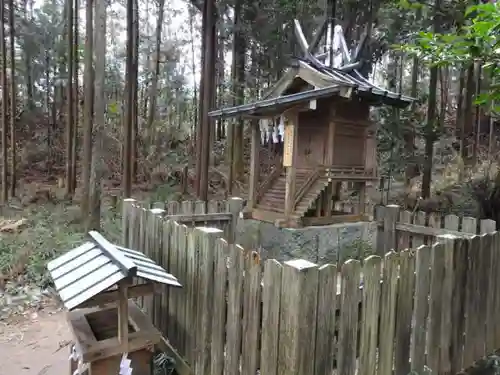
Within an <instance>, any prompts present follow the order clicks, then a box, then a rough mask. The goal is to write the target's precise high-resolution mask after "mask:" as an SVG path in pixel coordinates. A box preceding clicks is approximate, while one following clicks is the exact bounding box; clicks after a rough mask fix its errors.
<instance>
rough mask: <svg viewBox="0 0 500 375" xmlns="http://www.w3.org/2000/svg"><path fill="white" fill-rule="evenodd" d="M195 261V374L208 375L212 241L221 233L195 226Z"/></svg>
mask: <svg viewBox="0 0 500 375" xmlns="http://www.w3.org/2000/svg"><path fill="white" fill-rule="evenodd" d="M195 232H196V233H197V235H198V246H199V249H200V251H199V258H198V272H199V274H198V283H197V288H196V289H197V290H196V291H195V293H196V306H193V307H195V308H196V319H195V321H194V322H193V324H195V327H196V332H197V337H196V339H195V345H196V362H195V366H194V368H195V374H196V375H198V374H199V375H205V374H209V373H210V365H211V363H210V362H211V345H210V342H211V339H212V320H213V318H214V316H213V315H214V311H213V306H214V305H213V299H214V279H215V275H214V260H215V251H216V241H217V239H218V238H220V237H222V235H223V231H222V230H220V229H217V228H207V227H197V228H195Z"/></svg>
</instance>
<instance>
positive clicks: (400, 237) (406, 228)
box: [374, 205, 496, 255]
mask: <svg viewBox="0 0 500 375" xmlns="http://www.w3.org/2000/svg"><path fill="white" fill-rule="evenodd" d="M374 217H375V220H376V221H377V227H378V228H377V243H376V250H377V254H381V255H382V254H385V253H386V252H388V251H391V250H399V249H407V248H411V247H413V248H417V247H419V246H421V245H424V244H426V245H431V244H432V243H434V242H436V238H437V237H438V236H440V235H453V236H456V237H464V238H471V237H472V236H474V235H476V234H484V233H491V232H494V231H495V230H496V222H495V221H494V220H489V219H484V220H479V219H476V218H473V217H468V216H464V217H459V216H456V215H446V216H444V215H439V214H434V213H431V214H427V213H425V212H422V211H416V212H411V211H405V210H403V209H401V207H400V206H397V205H388V206H381V205H378V206H375V208H374Z"/></svg>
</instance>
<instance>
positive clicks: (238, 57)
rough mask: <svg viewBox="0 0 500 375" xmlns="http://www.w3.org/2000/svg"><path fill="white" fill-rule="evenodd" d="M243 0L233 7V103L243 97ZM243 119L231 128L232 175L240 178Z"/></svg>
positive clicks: (245, 46)
mask: <svg viewBox="0 0 500 375" xmlns="http://www.w3.org/2000/svg"><path fill="white" fill-rule="evenodd" d="M242 17H243V1H242V0H237V2H236V5H235V9H234V41H233V74H232V76H233V77H232V79H233V100H234V102H233V104H234V105H241V104H243V102H244V98H245V57H246V48H247V45H246V40H245V35H244V29H243V19H242ZM243 128H244V121H243V119H242V118H241V117H240V118H237V119H236V123H235V124H234V129H233V142H234V146H233V154H234V155H233V164H232V168H233V176H234V178H235V179H237V180H238V179H241V178H242V177H243V173H244V164H243Z"/></svg>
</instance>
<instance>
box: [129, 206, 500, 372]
mask: <svg viewBox="0 0 500 375" xmlns="http://www.w3.org/2000/svg"><path fill="white" fill-rule="evenodd" d="M124 214H125V215H124V229H125V233H127V236H126V237H125V239H126V242H127V243H126V244H125V245H126V246H130V247H135V248H136V249H139V250H141V251H144V252H145V253H146V254H147V255H149V256H151V257H152V258H153V259H154V260H156V261H157V262H159V263H160V264H161V265H162V266H163V267H165V268H166V269H167V270H169V271H170V272H171V273H173V274H174V275H175V276H177V277H178V278H179V280H180V282H181V283H182V284H183V288H182V289H164V290H162V293H161V294H159V295H156V296H155V297H152V298H150V299H149V300H146V301H144V305H143V307H144V309H145V310H146V311H147V312H148V314H149V315H150V316H151V318H152V320H153V322H154V324H155V325H156V326H157V327H158V328H159V329H161V331H162V332H163V334H164V335H165V336H166V337H167V338H168V340H169V341H170V342H171V343H172V345H173V346H174V347H175V348H176V349H178V351H179V352H180V353H181V355H182V356H183V357H184V358H185V359H186V360H187V361H188V362H189V364H190V366H191V368H192V369H193V371H194V373H195V374H200V375H207V374H213V375H215V374H227V375H234V374H248V375H250V374H251V375H255V374H256V373H257V370H260V374H261V375H276V374H287V375H288V374H297V375H299V374H300V375H302V374H318V375H320V374H321V375H323V374H333V373H337V374H342V375H354V374H360V375H369V374H370V375H373V374H380V375H386V374H389V373H391V372H394V374H395V375H407V374H409V373H410V372H411V371H415V372H416V373H419V374H421V373H423V372H424V370H425V369H426V367H427V368H428V369H430V371H431V372H432V373H435V374H450V373H456V372H459V371H460V370H462V369H464V368H466V367H468V366H470V365H472V364H473V363H474V361H475V360H478V359H480V358H481V357H483V356H484V355H486V354H488V353H492V352H493V351H495V350H496V349H497V348H499V347H500V324H497V322H496V317H497V316H499V314H500V288H498V286H499V285H500V272H497V270H498V269H499V266H500V254H499V249H500V235H499V234H498V233H497V232H492V233H487V234H483V235H480V236H477V235H467V236H458V235H452V234H445V235H438V236H437V238H436V239H437V241H438V242H436V243H433V244H432V243H428V244H427V245H422V246H419V247H418V248H413V249H405V250H401V251H398V252H394V251H390V252H388V253H386V254H385V255H383V256H377V255H373V256H370V257H368V258H366V259H364V260H362V261H358V260H348V261H347V262H345V263H344V264H343V265H341V266H337V265H334V264H327V265H324V266H321V267H318V266H317V265H316V264H314V263H311V262H308V261H305V260H300V259H296V260H291V261H288V262H284V263H279V262H277V261H276V260H267V261H266V262H265V263H264V264H261V263H260V262H259V258H258V256H256V253H255V252H252V251H247V250H245V249H243V248H241V247H240V246H238V245H236V244H230V243H228V242H227V241H226V240H225V239H223V238H222V236H223V231H222V230H221V229H218V228H207V227H202V228H200V227H194V228H193V227H188V226H187V225H184V224H179V223H177V222H175V221H173V220H168V219H167V220H165V218H164V217H163V215H164V212H163V211H161V212H160V211H158V210H149V209H144V208H142V207H139V206H138V205H137V204H136V203H135V202H132V201H129V202H126V204H125V207H124ZM141 215H142V216H141ZM137 217H139V218H140V219H139V220H137ZM391 228H393V226H392V224H391ZM398 230H399V229H398V226H397V225H396V226H395V232H394V233H391V234H390V236H389V235H388V238H390V239H393V238H398ZM394 243H397V242H394ZM360 303H361V309H360V308H359V306H360Z"/></svg>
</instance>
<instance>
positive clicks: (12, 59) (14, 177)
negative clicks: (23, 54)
mask: <svg viewBox="0 0 500 375" xmlns="http://www.w3.org/2000/svg"><path fill="white" fill-rule="evenodd" d="M9 28H10V159H11V161H10V162H11V176H10V196H11V197H15V196H16V183H17V173H16V99H17V93H16V74H15V72H16V54H15V50H16V48H15V47H16V46H15V43H14V35H15V30H14V0H9ZM4 87H5V86H4Z"/></svg>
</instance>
